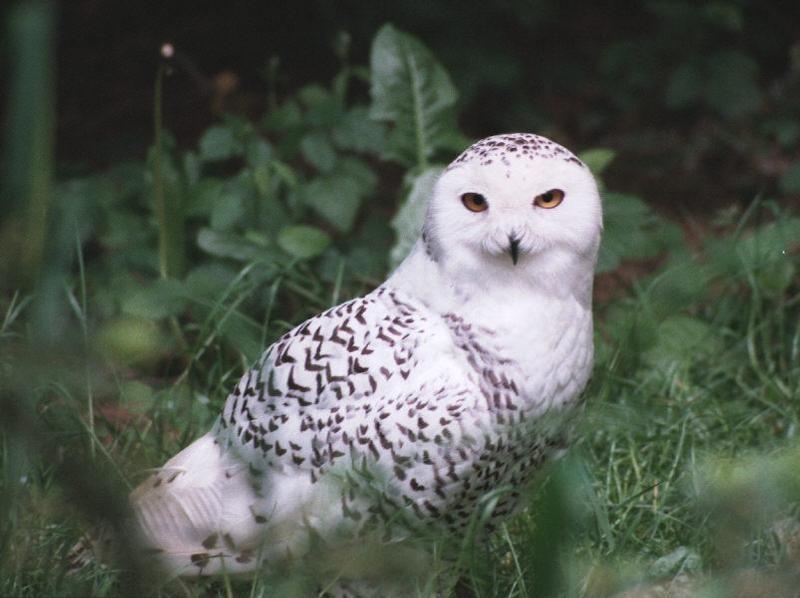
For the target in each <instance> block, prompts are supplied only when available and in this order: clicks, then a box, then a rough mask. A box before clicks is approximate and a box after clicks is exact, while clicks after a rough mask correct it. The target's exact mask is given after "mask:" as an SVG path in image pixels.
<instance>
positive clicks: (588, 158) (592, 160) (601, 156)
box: [578, 147, 617, 176]
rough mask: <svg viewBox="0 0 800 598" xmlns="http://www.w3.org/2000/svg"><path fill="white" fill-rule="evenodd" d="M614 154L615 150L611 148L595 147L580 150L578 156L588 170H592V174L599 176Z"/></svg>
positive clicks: (615, 153) (615, 154)
mask: <svg viewBox="0 0 800 598" xmlns="http://www.w3.org/2000/svg"><path fill="white" fill-rule="evenodd" d="M616 156H617V152H615V151H614V150H612V149H608V148H605V147H596V148H592V149H589V150H586V151H585V152H581V153H580V154H579V155H578V158H580V159H581V161H583V163H584V164H586V166H588V167H589V170H591V171H592V174H594V176H600V175H601V174H603V171H605V169H606V168H607V167H608V165H609V164H611V162H612V161H613V160H614V158H615V157H616Z"/></svg>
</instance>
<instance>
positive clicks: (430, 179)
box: [389, 166, 444, 268]
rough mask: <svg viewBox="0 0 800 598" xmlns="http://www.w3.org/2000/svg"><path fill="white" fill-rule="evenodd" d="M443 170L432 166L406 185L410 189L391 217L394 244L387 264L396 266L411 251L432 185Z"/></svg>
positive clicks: (423, 219)
mask: <svg viewBox="0 0 800 598" xmlns="http://www.w3.org/2000/svg"><path fill="white" fill-rule="evenodd" d="M443 171H444V166H432V167H430V168H428V169H427V170H425V171H424V172H422V174H420V175H418V176H416V177H414V178H413V179H412V180H411V181H410V183H409V184H408V187H410V191H409V193H408V195H407V197H406V200H405V201H404V202H403V205H402V206H401V207H400V209H399V210H398V211H397V214H396V215H395V217H394V218H392V228H393V229H394V232H395V238H396V240H395V244H394V247H392V250H391V252H390V253H389V264H390V267H391V268H396V267H397V266H398V265H399V264H400V262H402V261H403V260H404V259H405V257H406V256H407V255H408V254H409V252H410V251H411V248H412V247H413V246H414V243H416V241H417V239H418V238H419V236H420V233H421V232H422V224H423V222H424V221H425V211H426V209H427V206H428V199H429V198H430V196H431V194H432V193H433V186H434V185H435V184H436V181H437V179H438V178H439V176H440V175H441V174H442V172H443Z"/></svg>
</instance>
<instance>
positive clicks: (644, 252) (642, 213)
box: [597, 193, 683, 273]
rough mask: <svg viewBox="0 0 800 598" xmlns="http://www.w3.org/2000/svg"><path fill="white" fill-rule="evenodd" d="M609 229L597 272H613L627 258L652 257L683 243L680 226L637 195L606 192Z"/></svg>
mask: <svg viewBox="0 0 800 598" xmlns="http://www.w3.org/2000/svg"><path fill="white" fill-rule="evenodd" d="M603 212H604V213H603V221H604V223H605V230H604V231H603V239H602V243H601V245H600V257H599V259H598V263H597V272H598V273H600V272H610V271H611V270H614V269H616V268H617V267H618V266H619V263H620V261H621V260H624V259H638V260H642V259H649V258H652V257H655V256H657V255H658V254H659V253H660V252H661V251H664V250H667V249H670V248H675V247H679V246H681V245H682V242H683V234H682V232H681V229H680V227H678V226H676V225H674V224H671V223H668V222H666V221H665V220H664V219H663V218H661V217H659V216H658V215H657V214H656V213H655V212H653V211H652V210H651V209H650V208H649V207H648V206H647V204H645V203H644V202H643V201H642V200H641V199H639V198H638V197H635V196H633V195H625V194H623V193H606V194H604V200H603Z"/></svg>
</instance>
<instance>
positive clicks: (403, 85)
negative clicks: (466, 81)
mask: <svg viewBox="0 0 800 598" xmlns="http://www.w3.org/2000/svg"><path fill="white" fill-rule="evenodd" d="M370 67H371V72H372V86H371V89H370V93H371V96H372V106H371V108H370V116H371V117H372V118H374V119H375V120H380V121H389V122H391V123H393V124H394V129H393V130H392V132H391V135H390V139H389V149H388V151H387V154H388V157H390V158H392V159H394V160H397V161H399V162H401V163H402V164H404V165H406V166H409V167H412V166H417V167H419V168H424V167H425V166H427V163H428V159H429V158H430V157H431V156H433V155H434V153H435V152H436V150H437V149H440V148H444V147H448V145H449V143H450V141H448V137H452V134H453V131H455V130H456V125H455V116H454V111H453V106H454V105H455V103H456V99H457V97H458V93H457V92H456V88H455V87H454V86H453V83H452V82H451V81H450V76H449V75H448V74H447V71H446V70H445V69H444V68H443V67H442V65H440V64H439V63H438V62H437V61H436V59H435V58H434V56H433V54H432V53H431V52H430V50H428V48H426V47H425V46H424V45H423V44H422V43H421V42H420V41H419V40H417V39H416V38H415V37H413V36H411V35H409V34H407V33H403V32H401V31H398V30H397V29H395V28H394V27H393V26H391V25H384V26H383V27H382V28H381V29H380V31H378V34H377V35H376V36H375V39H374V40H373V42H372V51H371V56H370Z"/></svg>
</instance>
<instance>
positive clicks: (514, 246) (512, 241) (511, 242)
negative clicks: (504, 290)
mask: <svg viewBox="0 0 800 598" xmlns="http://www.w3.org/2000/svg"><path fill="white" fill-rule="evenodd" d="M508 252H509V253H510V254H511V261H512V262H514V265H515V266H516V265H517V262H518V261H519V239H517V238H516V237H509V238H508Z"/></svg>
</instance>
